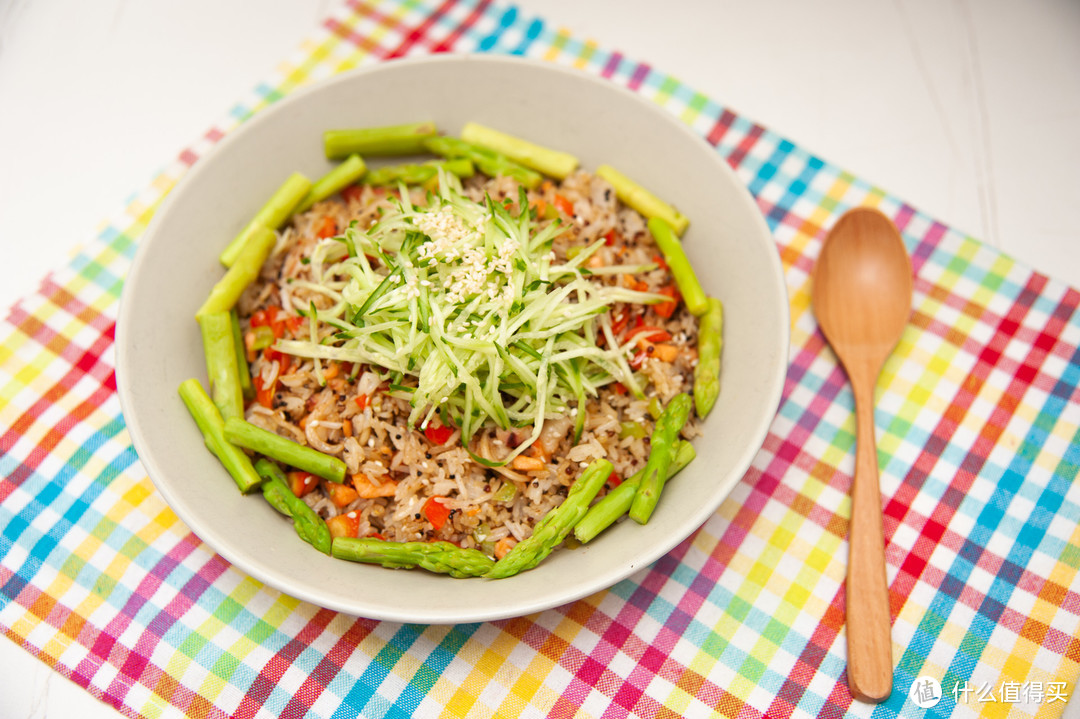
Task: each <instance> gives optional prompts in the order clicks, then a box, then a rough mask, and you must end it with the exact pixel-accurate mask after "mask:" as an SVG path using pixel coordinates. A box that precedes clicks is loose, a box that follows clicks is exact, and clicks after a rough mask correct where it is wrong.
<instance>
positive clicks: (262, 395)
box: [251, 375, 277, 409]
mask: <svg viewBox="0 0 1080 719" xmlns="http://www.w3.org/2000/svg"><path fill="white" fill-rule="evenodd" d="M251 383H252V384H253V385H254V386H255V401H256V402H258V403H259V404H261V405H262V406H263V407H266V408H267V409H273V408H274V393H276V392H277V380H276V379H275V380H274V381H273V382H271V383H270V384H268V385H266V386H265V387H264V386H263V380H262V377H261V376H259V375H255V376H254V377H252V378H251Z"/></svg>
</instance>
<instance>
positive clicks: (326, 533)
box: [255, 459, 333, 554]
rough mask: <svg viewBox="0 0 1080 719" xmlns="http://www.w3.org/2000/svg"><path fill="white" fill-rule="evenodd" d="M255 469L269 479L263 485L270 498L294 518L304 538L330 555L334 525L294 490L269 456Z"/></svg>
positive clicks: (286, 514)
mask: <svg viewBox="0 0 1080 719" xmlns="http://www.w3.org/2000/svg"><path fill="white" fill-rule="evenodd" d="M255 471H256V472H258V473H259V476H260V477H262V478H263V479H264V480H266V481H265V482H264V483H263V488H262V492H263V496H264V497H265V498H266V501H267V502H269V503H270V505H271V506H272V507H273V508H274V509H276V510H277V511H279V512H281V513H282V514H284V515H285V516H287V517H292V520H293V527H295V528H296V533H297V534H298V535H299V536H300V538H301V539H303V540H304V541H305V542H307V543H308V544H310V545H311V546H313V547H315V549H318V550H319V551H320V552H322V553H323V554H330V543H331V542H332V540H333V537H331V536H330V528H329V527H327V526H326V522H324V521H323V520H322V518H321V517H320V516H319V515H318V514H317V513H316V512H315V510H314V509H312V508H311V507H309V506H308V504H307V502H305V501H304V500H302V499H300V498H299V497H297V496H296V495H295V494H293V493H292V490H291V489H289V485H287V484H286V483H285V473H284V472H282V471H281V468H280V467H278V466H277V465H276V464H274V463H273V462H271V461H270V460H268V459H260V460H259V461H258V462H256V463H255Z"/></svg>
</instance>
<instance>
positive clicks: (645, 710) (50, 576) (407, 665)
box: [0, 0, 1080, 718]
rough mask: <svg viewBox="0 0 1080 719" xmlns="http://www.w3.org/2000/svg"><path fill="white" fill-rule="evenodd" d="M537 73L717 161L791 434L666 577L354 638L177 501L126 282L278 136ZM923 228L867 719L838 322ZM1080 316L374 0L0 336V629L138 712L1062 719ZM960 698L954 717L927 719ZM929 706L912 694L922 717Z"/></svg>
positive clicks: (325, 32) (510, 39)
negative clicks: (141, 385) (500, 69)
mask: <svg viewBox="0 0 1080 719" xmlns="http://www.w3.org/2000/svg"><path fill="white" fill-rule="evenodd" d="M442 51H455V52H462V51H476V52H497V53H515V54H523V55H528V56H531V57H535V58H541V59H544V60H548V61H552V62H556V63H561V64H566V65H573V66H576V67H579V68H583V69H585V70H587V71H590V72H593V73H597V74H599V75H602V76H604V77H608V78H610V79H611V80H612V81H613V82H616V83H619V84H621V85H625V86H627V87H629V88H632V89H633V90H636V91H637V92H639V93H641V94H642V96H644V97H647V98H649V99H650V100H652V101H655V102H657V103H659V104H660V105H662V106H664V107H666V108H667V109H669V110H670V111H671V112H673V113H675V114H676V115H677V116H679V117H680V118H682V119H683V120H684V121H685V122H686V123H688V124H689V125H691V126H692V127H694V128H695V129H696V130H698V131H699V132H700V133H701V134H702V135H703V136H704V137H706V138H707V139H708V141H709V142H710V143H711V144H713V145H714V146H715V147H716V150H717V152H719V153H721V154H722V155H723V156H724V157H725V158H727V159H728V161H729V162H730V163H731V165H732V166H733V167H734V168H735V169H736V171H737V172H738V174H739V177H740V178H741V179H742V180H743V181H744V182H745V183H746V184H747V185H748V186H749V188H750V190H751V192H752V193H753V194H754V196H755V197H756V198H757V201H758V203H759V206H760V208H761V211H762V212H763V213H764V215H765V217H766V218H767V219H768V222H769V225H770V227H771V229H772V231H773V234H774V237H775V239H776V243H777V248H778V250H779V252H780V254H781V257H782V259H783V263H784V266H785V269H786V277H787V282H788V287H789V290H790V297H791V305H792V340H793V343H792V350H791V358H790V360H791V364H790V372H789V375H788V380H787V385H786V389H785V393H784V398H783V401H782V405H781V407H780V411H779V413H778V415H777V417H776V420H775V422H774V423H773V425H772V429H771V431H770V433H769V435H768V439H767V440H766V442H765V445H764V447H763V448H762V450H761V451H760V452H759V453H758V455H757V457H756V459H755V460H754V463H753V466H752V467H751V469H750V470H749V472H748V473H747V474H746V476H745V478H744V479H743V481H742V482H741V483H740V484H739V485H738V487H737V488H736V489H735V491H734V492H733V493H732V495H731V497H730V498H729V499H728V500H727V501H726V502H725V503H724V504H723V506H722V507H721V508H720V510H719V511H718V512H717V513H716V515H715V516H713V517H712V518H711V519H710V520H709V521H708V522H707V523H706V524H705V525H704V526H703V527H702V528H701V529H700V531H698V532H697V533H696V534H695V535H693V536H692V537H691V538H690V539H688V540H687V541H686V542H684V543H683V544H682V545H680V546H679V547H678V548H677V549H676V550H674V551H673V552H671V553H670V554H669V555H667V556H665V557H664V558H663V559H662V560H660V561H659V562H657V563H656V564H655V565H653V566H651V567H649V568H647V569H644V570H642V571H641V572H639V573H638V574H636V575H634V576H632V577H631V578H629V579H627V580H626V581H623V582H621V583H620V584H618V585H616V586H614V587H612V588H611V589H610V590H607V591H604V592H600V593H598V594H596V595H594V596H591V597H589V598H587V599H584V600H582V601H579V602H576V603H574V604H571V605H568V606H564V607H560V608H558V609H556V610H551V611H548V612H544V613H542V614H537V615H532V616H528V617H522V618H518V619H512V620H507V621H500V622H494V623H486V624H469V625H461V626H417V625H401V624H393V623H386V622H375V621H369V620H365V619H356V618H354V617H348V616H344V615H339V614H336V613H334V612H331V611H328V610H325V609H320V608H319V607H315V606H311V605H308V604H304V603H302V602H299V601H297V600H295V599H293V598H291V597H288V596H285V595H282V594H280V593H278V592H276V591H274V590H272V589H269V588H267V587H265V586H263V585H261V584H259V583H258V582H256V581H254V580H253V579H251V578H249V577H247V576H245V575H244V574H242V573H241V572H238V571H237V570H235V569H233V568H232V567H231V566H229V564H228V563H226V562H225V561H224V560H223V559H222V558H221V557H219V556H217V555H215V554H214V553H213V552H212V551H210V550H209V549H208V548H207V547H206V546H205V545H204V544H202V543H201V542H200V541H199V539H198V538H197V537H195V536H194V535H192V533H191V532H190V531H189V530H188V529H187V528H186V527H185V526H183V525H182V524H181V523H180V522H179V521H178V520H177V518H176V517H175V515H174V514H173V513H172V512H171V511H170V510H169V508H168V507H167V506H166V505H165V504H164V503H163V501H162V499H161V497H160V496H158V495H157V494H156V492H155V490H154V487H153V485H152V484H151V483H150V481H149V480H148V479H147V477H146V475H145V472H144V470H143V469H142V467H141V465H140V464H139V461H138V457H137V456H136V455H135V452H134V451H133V449H132V446H131V443H130V440H129V437H128V435H127V432H126V430H125V425H124V420H123V417H122V416H121V414H120V407H119V404H118V402H117V398H116V392H115V380H114V375H113V329H114V322H115V317H116V310H117V299H118V296H119V294H120V290H121V286H122V283H123V278H124V275H125V272H126V271H127V269H128V267H129V263H130V261H131V258H132V255H133V252H134V249H135V245H136V244H137V242H138V240H139V236H140V235H141V233H142V231H143V229H144V227H145V226H146V223H147V220H148V218H149V217H150V215H151V214H152V212H153V209H154V207H155V205H156V203H157V202H158V201H159V200H160V199H161V197H162V196H163V195H164V194H165V193H167V192H168V191H169V189H170V188H171V187H172V186H173V185H174V184H175V183H176V181H177V179H178V178H179V177H180V176H182V175H183V174H184V172H185V170H186V169H187V167H188V166H190V165H191V164H192V163H193V162H195V161H196V159H197V158H198V157H199V156H201V155H202V154H204V153H205V152H206V151H207V150H209V149H210V148H211V147H212V146H213V145H214V143H215V142H216V141H217V140H218V139H219V138H221V137H222V136H223V135H224V134H226V133H228V132H229V131H230V130H231V129H233V128H234V127H235V126H236V125H238V124H240V123H241V122H243V120H244V119H245V118H246V117H248V116H249V115H250V114H251V113H253V112H256V111H258V110H259V108H261V107H263V106H265V105H267V104H268V103H271V102H273V101H274V100H276V99H278V98H280V97H282V96H283V95H285V94H287V93H288V92H289V91H290V90H292V89H293V88H295V87H297V86H298V85H301V84H304V83H307V82H310V81H311V80H314V79H318V78H321V77H325V76H328V75H330V74H332V73H335V72H339V71H342V70H345V69H348V68H350V67H353V66H356V65H360V64H365V63H372V62H376V61H379V60H382V59H385V58H391V57H398V56H402V55H411V54H423V53H432V52H442ZM859 204H869V205H875V206H878V207H880V208H881V209H882V210H884V211H885V212H886V213H887V214H888V215H890V216H891V217H892V218H894V220H895V221H896V223H897V224H898V226H899V227H900V228H901V229H902V231H903V234H904V237H905V240H906V241H907V243H908V246H909V249H910V250H911V253H912V257H913V263H914V268H915V272H916V281H915V300H914V314H913V317H912V322H911V324H910V326H909V328H908V330H907V332H906V333H905V335H904V338H903V341H902V342H901V344H900V346H899V348H898V349H897V351H896V353H895V355H894V357H893V358H892V359H891V360H890V362H889V363H888V364H887V366H886V368H885V371H884V374H883V376H882V379H881V382H880V384H879V396H880V403H879V405H878V411H877V426H878V431H879V443H880V454H879V456H880V459H881V465H882V472H881V482H882V489H883V493H884V497H885V498H886V499H885V501H886V505H885V533H886V541H887V556H888V562H889V582H890V589H891V599H892V612H893V617H894V627H893V652H894V657H895V660H896V666H897V671H896V680H895V689H894V693H893V696H892V698H891V699H890V700H889V701H888V702H887V703H885V704H884V705H881V706H880V707H871V706H868V705H863V704H859V703H857V702H856V703H853V702H852V699H851V696H850V694H849V693H848V690H847V688H846V683H845V675H844V671H845V670H844V664H845V656H846V652H845V647H844V636H843V634H844V633H843V621H844V594H843V591H842V587H843V579H844V571H845V559H846V552H845V541H844V538H845V535H846V528H847V520H848V516H849V507H850V505H849V501H848V498H847V490H848V487H849V484H850V475H851V472H852V470H853V466H854V458H853V443H854V421H853V418H852V405H853V403H852V396H851V393H850V390H849V388H848V386H847V384H846V383H845V376H844V374H843V372H842V370H841V369H840V368H839V367H838V365H837V362H836V359H835V357H834V355H833V354H832V353H831V352H830V351H829V349H828V348H827V347H826V346H825V343H824V341H823V338H822V335H821V334H820V332H818V330H817V327H816V325H815V322H814V318H813V316H812V314H811V312H810V297H809V293H808V278H809V274H810V270H811V267H812V265H813V262H814V258H815V257H816V255H817V253H818V250H819V249H820V244H821V240H822V238H823V233H824V228H826V227H828V226H829V225H830V224H831V223H832V222H833V221H834V220H835V218H836V217H837V215H838V214H839V213H841V212H842V211H844V210H845V209H847V208H849V207H851V206H854V205H859ZM1078 301H1080V293H1078V292H1077V291H1076V290H1074V289H1071V288H1069V287H1066V286H1063V285H1061V284H1058V283H1055V282H1054V281H1051V280H1049V279H1047V278H1046V277H1044V276H1042V275H1040V274H1037V273H1034V272H1032V271H1031V270H1029V269H1027V268H1025V267H1023V266H1020V265H1018V264H1017V263H1016V262H1014V261H1012V260H1011V259H1009V258H1008V257H1005V256H1003V255H1001V254H1000V253H998V252H997V251H995V250H993V249H992V248H989V247H987V246H984V245H982V244H980V243H978V242H976V241H975V240H973V239H971V238H968V237H964V236H961V235H959V234H957V233H955V232H953V231H951V230H950V229H949V228H947V227H945V226H943V225H942V224H940V223H938V222H935V221H934V220H932V219H931V218H928V217H926V216H924V215H922V214H920V213H919V212H917V211H916V210H914V209H913V208H911V207H909V206H907V205H905V204H903V203H902V202H900V201H899V200H897V199H896V198H893V197H891V196H889V195H887V194H886V193H884V192H882V191H881V190H878V189H876V188H873V187H870V186H868V185H867V184H865V183H863V182H860V181H859V180H858V179H857V178H855V177H852V176H851V175H850V174H847V173H845V172H843V171H842V170H840V169H839V168H836V167H834V166H832V165H830V164H828V163H827V162H824V161H822V160H821V159H819V158H817V157H814V156H812V155H810V154H808V153H807V152H805V151H804V150H802V149H800V148H799V147H797V146H795V145H794V144H792V143H791V142H788V141H786V140H784V139H783V138H780V137H778V136H776V135H775V134H773V133H771V132H769V131H768V130H766V129H765V128H763V127H761V126H760V125H757V124H754V123H753V122H751V121H750V120H748V119H746V118H743V117H740V116H739V115H737V114H735V113H734V112H732V111H731V110H729V109H726V108H724V107H722V106H720V105H717V104H716V103H715V102H713V101H712V100H710V99H709V98H706V97H704V96H702V95H700V94H697V93H695V92H694V91H693V90H692V89H691V88H688V87H686V86H685V85H683V84H681V83H680V82H679V81H677V80H676V79H674V78H672V77H669V76H667V75H664V74H663V73H661V72H658V71H656V70H654V69H653V68H651V67H649V66H648V65H645V64H642V63H638V62H634V61H632V60H630V59H628V58H626V57H623V56H622V55H620V54H619V53H615V52H610V51H608V50H604V49H602V48H600V47H598V46H596V45H594V44H592V43H589V42H583V41H581V40H580V39H578V38H575V37H573V36H571V35H569V34H567V33H565V32H562V31H558V30H556V29H554V28H552V27H550V26H549V25H547V24H545V23H544V22H543V21H542V20H540V19H538V18H531V17H525V16H523V15H522V14H521V13H520V12H519V11H517V10H515V9H514V8H512V7H506V6H497V5H493V4H489V3H487V2H476V0H456V1H455V0H446V1H445V2H442V3H441V4H434V3H428V2H420V1H419V0H382V1H381V2H380V1H377V0H357V1H356V2H354V3H353V4H352V5H350V6H349V7H348V8H346V9H345V10H343V11H342V13H341V14H339V15H338V16H336V17H332V18H330V19H328V20H327V21H326V22H325V24H324V26H323V27H322V28H321V29H320V30H319V31H318V32H317V33H316V34H315V35H314V36H313V37H312V38H311V39H310V40H308V41H307V42H306V43H304V44H303V46H302V47H301V48H300V49H299V51H298V52H297V53H296V55H295V56H294V57H292V58H291V59H290V60H289V61H288V62H286V63H285V64H284V65H283V66H282V67H281V68H280V70H279V72H278V74H277V75H275V76H274V77H273V78H272V79H271V80H269V81H268V82H267V83H265V84H264V85H260V86H259V87H258V88H257V91H256V92H255V93H254V94H253V95H252V96H251V97H249V98H247V99H246V100H245V101H244V102H242V103H241V104H239V105H237V106H236V107H234V108H233V110H232V111H231V112H230V113H229V114H228V115H227V116H226V117H225V118H224V119H223V121H222V122H221V123H219V124H218V125H217V126H215V127H214V128H212V129H211V130H210V131H209V132H208V133H207V134H206V135H205V136H204V137H202V138H200V139H199V140H198V141H197V142H196V143H195V144H193V145H192V146H191V147H190V148H188V149H187V150H185V151H184V152H182V153H181V154H180V156H179V157H178V158H177V160H176V161H174V162H173V163H172V164H170V165H169V166H168V168H167V169H166V170H165V171H164V172H163V173H162V174H161V175H160V176H159V177H158V178H157V179H156V180H155V181H154V182H153V184H152V186H151V187H150V188H149V189H147V190H146V191H145V192H144V193H142V194H141V195H139V196H138V197H137V198H136V199H135V200H134V201H132V202H131V203H130V204H129V205H128V206H127V207H126V208H125V209H124V211H123V212H122V213H120V214H119V215H117V216H116V217H114V218H112V220H111V222H110V224H109V225H108V226H107V228H106V229H105V230H104V231H103V232H102V233H101V234H100V235H99V236H98V237H96V238H94V239H93V240H92V241H90V242H88V243H87V244H85V246H83V247H82V249H81V251H80V252H79V253H78V255H77V256H76V257H75V258H74V259H73V260H72V261H71V262H69V263H68V264H67V265H65V266H64V267H62V268H60V269H59V270H57V271H56V272H55V273H53V274H51V275H50V276H49V277H47V278H46V279H45V280H44V281H43V283H42V285H41V288H40V290H39V291H38V292H37V293H36V294H34V295H32V296H30V297H27V298H26V299H25V300H23V301H22V302H20V303H18V304H17V305H16V306H15V307H14V308H13V309H11V311H10V312H9V313H8V315H7V318H6V320H5V322H4V323H3V325H2V327H0V338H2V344H0V451H2V456H0V475H2V476H3V480H2V481H0V532H2V534H0V627H2V628H3V631H4V633H5V634H6V635H7V636H8V637H9V638H11V640H13V641H15V642H18V643H19V644H20V645H21V646H23V647H24V648H25V649H26V650H27V651H28V652H30V653H31V654H32V655H34V656H36V657H38V658H39V659H41V660H42V661H44V662H46V663H48V664H49V665H50V666H52V667H54V668H55V669H56V670H57V671H59V672H60V673H62V674H63V675H65V676H67V677H70V678H71V680H72V681H74V682H76V683H78V684H79V685H80V686H83V687H85V688H86V689H87V690H88V691H90V692H91V693H92V694H93V695H95V696H97V697H98V698H100V699H101V700H103V701H105V702H107V703H108V704H110V705H112V706H114V707H116V708H118V709H119V710H121V711H122V712H123V713H124V714H126V715H128V716H132V717H158V716H177V715H187V716H196V717H224V716H236V717H269V716H284V717H301V716H318V717H335V718H337V717H356V716H365V717H408V716H436V715H439V714H443V715H446V716H476V717H487V716H495V715H502V716H542V715H549V716H582V717H622V716H641V717H653V716H705V715H708V714H709V713H710V712H715V713H716V714H718V715H724V716H740V717H758V716H765V715H768V716H819V715H829V716H834V715H840V714H844V713H851V714H853V715H870V714H872V713H875V714H877V715H880V716H892V715H898V714H899V715H905V716H921V715H923V714H930V715H940V716H946V715H949V714H953V713H955V714H956V715H980V714H985V715H993V716H999V715H1005V714H1011V715H1015V716H1056V715H1058V714H1060V712H1061V711H1062V709H1063V707H1064V700H1065V698H1066V697H1067V696H1068V694H1069V693H1070V692H1071V690H1072V687H1073V685H1074V684H1075V680H1076V676H1077V662H1078V661H1080V639H1078V638H1077V636H1078V629H1080V627H1078V615H1080V596H1078V591H1080V579H1078V577H1077V568H1078V567H1080V506H1078V505H1080V488H1078V487H1077V486H1076V485H1075V484H1074V480H1075V478H1076V474H1077V466H1078V464H1080V443H1078V440H1077V431H1078V425H1080V395H1078V390H1077V387H1078V385H1080V350H1078V347H1080V317H1078V314H1077V304H1078ZM918 677H929V678H932V679H936V680H938V681H939V682H940V686H941V687H942V689H941V694H942V695H943V696H942V698H941V699H940V701H939V703H937V704H936V706H933V707H932V708H930V709H927V710H924V709H922V708H920V707H919V706H917V705H916V703H915V702H914V701H913V699H912V697H914V698H916V699H920V700H926V699H928V698H929V694H928V693H927V692H930V691H931V690H932V689H933V687H931V686H929V685H928V684H926V683H925V682H923V681H919V682H916V679H917V678H918ZM909 689H910V690H911V696H909Z"/></svg>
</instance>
